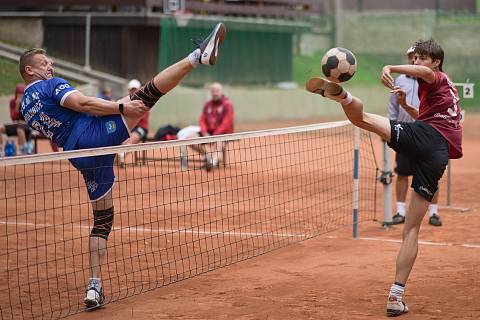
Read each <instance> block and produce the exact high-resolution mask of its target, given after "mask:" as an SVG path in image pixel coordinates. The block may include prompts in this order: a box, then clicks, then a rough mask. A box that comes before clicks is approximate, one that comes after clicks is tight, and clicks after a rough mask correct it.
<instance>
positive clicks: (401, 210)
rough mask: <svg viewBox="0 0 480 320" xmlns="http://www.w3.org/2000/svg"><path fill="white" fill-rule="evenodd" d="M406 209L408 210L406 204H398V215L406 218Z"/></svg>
mask: <svg viewBox="0 0 480 320" xmlns="http://www.w3.org/2000/svg"><path fill="white" fill-rule="evenodd" d="M405 208H406V204H405V202H397V213H398V214H400V215H401V216H404V217H405V212H406V209H405Z"/></svg>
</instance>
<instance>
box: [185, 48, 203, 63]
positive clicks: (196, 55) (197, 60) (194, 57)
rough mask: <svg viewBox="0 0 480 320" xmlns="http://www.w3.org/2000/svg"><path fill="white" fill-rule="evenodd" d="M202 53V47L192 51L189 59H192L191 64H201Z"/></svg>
mask: <svg viewBox="0 0 480 320" xmlns="http://www.w3.org/2000/svg"><path fill="white" fill-rule="evenodd" d="M201 55H202V52H201V51H200V49H198V48H197V49H195V50H194V51H192V52H190V54H189V55H188V61H190V64H191V65H192V66H193V67H194V68H196V67H197V66H198V65H199V64H200V56H201Z"/></svg>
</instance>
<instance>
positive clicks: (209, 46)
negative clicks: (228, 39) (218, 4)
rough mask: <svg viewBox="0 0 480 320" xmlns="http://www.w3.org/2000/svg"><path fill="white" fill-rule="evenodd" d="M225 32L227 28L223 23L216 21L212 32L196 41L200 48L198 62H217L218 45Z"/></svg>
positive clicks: (211, 63) (212, 63)
mask: <svg viewBox="0 0 480 320" xmlns="http://www.w3.org/2000/svg"><path fill="white" fill-rule="evenodd" d="M226 34H227V28H225V25H224V24H223V23H217V25H216V26H215V28H214V29H213V31H212V33H210V35H209V36H208V37H206V38H205V39H204V40H203V41H201V40H200V41H201V42H200V41H197V42H196V44H197V45H198V48H199V49H200V52H201V56H200V63H201V64H209V65H211V66H213V65H214V64H215V63H216V62H217V57H218V47H219V46H220V44H221V43H222V42H223V40H224V39H225V35H226Z"/></svg>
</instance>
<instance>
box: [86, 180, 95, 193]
mask: <svg viewBox="0 0 480 320" xmlns="http://www.w3.org/2000/svg"><path fill="white" fill-rule="evenodd" d="M85 185H86V186H87V189H88V191H90V192H95V190H97V188H98V183H96V182H95V181H86V182H85Z"/></svg>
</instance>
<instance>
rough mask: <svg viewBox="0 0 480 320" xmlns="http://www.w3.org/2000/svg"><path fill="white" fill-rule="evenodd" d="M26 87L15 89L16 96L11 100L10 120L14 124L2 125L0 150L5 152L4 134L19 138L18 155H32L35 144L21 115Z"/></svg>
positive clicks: (19, 86)
mask: <svg viewBox="0 0 480 320" xmlns="http://www.w3.org/2000/svg"><path fill="white" fill-rule="evenodd" d="M24 90H25V85H23V84H18V85H16V87H15V92H14V96H13V98H12V99H10V102H9V107H10V119H11V120H12V122H13V123H12V124H5V125H2V124H0V150H1V151H3V149H4V143H3V137H2V134H6V135H7V136H17V145H18V149H17V150H18V152H17V154H30V153H32V152H33V143H32V142H31V141H29V140H30V139H29V136H30V132H31V130H30V128H29V127H28V125H27V124H26V123H25V120H24V118H23V116H22V115H21V114H20V103H21V101H22V98H23V92H24Z"/></svg>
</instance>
